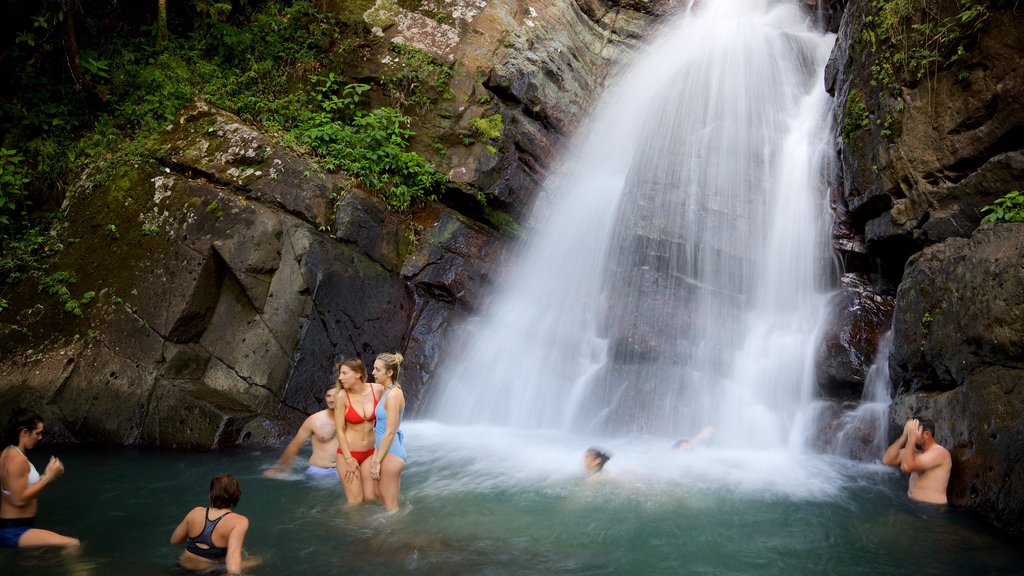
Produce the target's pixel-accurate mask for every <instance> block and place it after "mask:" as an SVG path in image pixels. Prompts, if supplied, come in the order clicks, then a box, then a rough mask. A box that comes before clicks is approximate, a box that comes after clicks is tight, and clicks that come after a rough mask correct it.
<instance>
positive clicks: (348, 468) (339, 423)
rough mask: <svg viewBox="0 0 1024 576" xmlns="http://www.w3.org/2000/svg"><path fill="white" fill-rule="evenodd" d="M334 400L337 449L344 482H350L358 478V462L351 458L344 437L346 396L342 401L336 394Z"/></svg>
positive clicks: (350, 450)
mask: <svg viewBox="0 0 1024 576" xmlns="http://www.w3.org/2000/svg"><path fill="white" fill-rule="evenodd" d="M339 392H340V390H339ZM335 398H336V400H335V408H334V427H335V428H336V429H337V432H336V434H337V437H338V449H339V450H341V456H342V458H343V459H344V465H345V481H346V482H351V481H354V480H355V479H356V478H357V477H358V474H359V462H357V461H356V459H355V456H352V449H351V448H349V445H348V438H347V437H346V436H345V431H346V429H347V428H348V422H346V421H345V413H346V412H348V396H347V395H346V396H345V399H344V400H342V399H341V394H338V395H336V396H335ZM339 469H340V466H339Z"/></svg>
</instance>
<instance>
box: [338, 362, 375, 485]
mask: <svg viewBox="0 0 1024 576" xmlns="http://www.w3.org/2000/svg"><path fill="white" fill-rule="evenodd" d="M383 392H384V387H383V386H381V385H380V384H374V383H370V382H367V381H366V365H365V364H363V361H362V360H360V359H359V358H348V359H346V360H345V361H344V362H342V363H340V364H338V391H337V393H336V394H335V408H334V422H335V425H336V426H337V428H338V466H337V469H338V477H339V478H340V479H341V487H342V488H344V490H345V498H346V499H347V500H348V503H349V504H350V505H351V504H362V503H363V501H364V500H377V499H379V498H380V496H379V495H378V494H377V483H376V481H375V480H374V479H373V478H371V477H370V456H372V455H373V441H374V436H373V425H374V423H375V422H376V419H375V418H374V415H373V412H374V410H376V408H377V402H378V401H379V400H380V397H381V394H383Z"/></svg>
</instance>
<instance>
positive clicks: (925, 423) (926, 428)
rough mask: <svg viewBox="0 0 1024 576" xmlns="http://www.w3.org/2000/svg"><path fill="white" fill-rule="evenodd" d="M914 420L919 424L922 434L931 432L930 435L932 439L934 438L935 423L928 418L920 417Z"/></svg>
mask: <svg viewBox="0 0 1024 576" xmlns="http://www.w3.org/2000/svg"><path fill="white" fill-rule="evenodd" d="M916 418H917V422H918V423H919V424H921V431H922V432H931V433H932V437H934V436H935V422H932V420H931V419H930V418H921V417H916Z"/></svg>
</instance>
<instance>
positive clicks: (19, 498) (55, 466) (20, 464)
mask: <svg viewBox="0 0 1024 576" xmlns="http://www.w3.org/2000/svg"><path fill="white" fill-rule="evenodd" d="M12 459H13V458H11V459H8V462H9V464H8V465H7V474H6V476H7V478H8V486H7V491H8V492H9V494H10V501H11V503H12V504H14V505H15V506H26V505H28V504H29V503H31V502H32V501H33V500H35V499H36V497H38V496H39V493H40V492H42V490H43V488H45V487H46V486H48V485H49V484H50V482H53V481H54V480H56V479H57V477H58V476H60V475H61V474H63V473H64V464H62V463H61V461H60V460H58V459H57V457H56V456H51V457H50V462H49V463H47V464H46V471H45V472H43V474H42V475H41V476H40V477H39V482H36V483H35V484H33V485H32V486H29V485H28V473H29V470H30V468H31V466H30V464H29V462H28V459H27V458H26V459H24V460H20V461H17V462H11V460H12Z"/></svg>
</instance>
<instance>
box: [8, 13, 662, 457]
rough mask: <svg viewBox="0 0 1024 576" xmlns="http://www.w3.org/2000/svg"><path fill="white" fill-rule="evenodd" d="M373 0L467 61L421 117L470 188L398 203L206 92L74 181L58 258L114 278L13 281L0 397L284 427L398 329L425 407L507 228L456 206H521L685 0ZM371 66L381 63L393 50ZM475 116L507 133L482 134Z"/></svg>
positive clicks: (188, 433) (121, 421)
mask: <svg viewBox="0 0 1024 576" xmlns="http://www.w3.org/2000/svg"><path fill="white" fill-rule="evenodd" d="M376 4H377V5H376V6H374V10H371V12H368V13H367V14H365V15H364V19H366V20H367V21H368V22H369V21H370V20H373V21H374V22H376V23H375V24H373V25H374V26H378V27H379V28H380V33H381V34H382V35H383V36H384V37H386V38H389V39H391V40H393V41H395V42H400V43H403V44H407V45H412V46H414V47H417V48H419V49H421V50H423V51H424V52H426V53H428V54H430V55H431V56H433V57H434V58H435V59H436V60H437V61H439V62H442V63H450V64H452V68H451V70H452V77H451V82H450V85H449V88H450V90H451V93H452V94H451V96H450V97H445V98H443V99H442V100H443V101H439V102H436V103H434V105H433V107H432V108H430V109H429V110H428V112H426V113H423V114H422V117H419V118H414V123H413V127H414V129H415V130H416V132H417V133H418V134H420V136H421V137H422V140H423V141H425V142H431V141H434V142H439V143H443V145H444V146H445V147H446V148H447V149H446V151H445V154H444V155H443V157H442V159H436V158H435V160H436V161H437V162H438V165H439V166H440V167H441V168H442V169H444V170H445V171H447V172H448V174H449V176H450V178H451V180H452V182H453V183H454V185H455V187H457V188H458V189H459V190H461V191H462V193H463V194H462V195H463V196H465V197H466V198H465V199H464V200H459V199H458V198H457V197H458V196H459V194H460V192H459V191H454V190H453V191H451V192H449V194H448V195H447V197H446V198H445V202H446V206H432V207H428V208H427V209H423V210H419V211H417V212H414V213H409V214H393V213H390V212H388V211H386V210H385V209H384V205H383V203H382V201H381V200H380V199H379V198H378V197H377V196H376V195H374V194H373V193H371V192H368V191H365V190H362V189H360V187H359V186H358V185H357V184H356V183H354V182H351V181H348V180H346V179H345V178H344V177H339V176H331V175H326V174H324V173H323V172H322V171H321V170H319V169H318V168H317V167H316V166H315V165H314V164H312V163H310V162H309V161H307V160H306V159H304V158H302V157H300V156H298V155H296V154H294V153H293V152H291V151H289V150H287V149H284V148H282V147H281V146H278V145H276V144H275V143H274V142H273V141H272V140H271V139H269V138H267V137H266V136H264V135H262V134H260V133H259V131H258V130H256V129H255V128H254V127H252V126H249V125H247V124H245V123H244V122H242V121H240V120H239V119H238V118H236V117H234V116H232V115H231V114H229V113H227V112H225V111H223V110H219V109H217V108H215V107H213V106H209V105H206V104H203V103H196V104H195V105H193V106H190V107H189V108H188V109H187V110H185V111H183V113H182V115H181V117H180V118H179V119H178V121H177V122H175V123H174V125H173V126H171V127H170V128H169V129H168V132H167V134H166V135H165V136H164V138H163V140H162V141H161V145H160V152H159V154H158V158H156V159H155V160H156V162H153V163H143V164H140V165H137V166H122V167H120V168H119V169H118V171H117V173H116V174H115V175H113V176H112V177H110V178H108V179H104V180H102V181H99V182H93V181H92V180H91V179H90V177H89V175H86V177H85V178H84V179H83V183H82V185H81V187H80V188H79V189H78V191H77V192H72V193H71V194H69V195H68V205H67V206H66V209H67V216H66V224H65V225H64V227H63V229H62V230H61V233H62V234H64V235H65V236H67V237H68V238H73V239H75V242H73V243H69V245H68V246H67V247H66V249H65V251H64V252H62V253H61V255H60V256H59V257H58V258H57V260H56V261H55V262H54V264H53V268H52V269H53V270H66V271H68V272H73V273H74V275H75V276H76V277H77V283H75V284H74V285H73V286H71V288H70V289H71V290H72V292H73V294H74V296H76V297H79V296H81V293H82V292H85V291H86V290H89V291H94V292H96V293H97V294H98V295H97V296H96V298H95V300H93V301H92V302H91V303H90V304H89V305H87V306H84V307H83V310H84V314H83V316H82V317H81V318H79V317H73V316H71V315H69V314H64V313H63V312H61V310H60V305H59V304H58V303H56V302H55V301H54V300H53V299H52V298H51V299H44V300H45V301H43V302H39V303H36V300H39V299H40V297H39V296H38V291H37V287H36V285H35V284H32V285H29V284H28V283H26V284H24V285H22V286H19V287H18V288H17V290H16V292H18V294H17V295H11V297H10V298H8V299H9V300H10V301H11V302H12V303H15V306H18V305H21V304H24V305H23V306H22V307H21V309H20V310H18V311H17V314H16V316H17V321H16V322H9V321H8V320H7V318H11V317H12V316H13V314H12V315H8V316H6V317H5V319H4V322H5V324H3V325H2V326H0V354H2V356H0V358H2V359H0V369H2V371H3V373H4V374H5V375H7V378H6V379H5V381H4V382H3V383H0V405H3V406H8V405H12V404H25V405H29V406H34V407H40V411H41V412H43V416H44V417H45V418H46V419H47V422H48V426H49V428H50V430H51V431H52V432H53V433H54V434H55V435H57V436H58V437H59V438H62V439H64V440H68V441H83V442H103V443H108V442H109V443H141V444H147V445H157V446H182V447H191V448H213V447H219V446H226V445H231V444H234V443H238V442H251V443H269V442H273V441H276V439H278V438H280V437H282V436H286V435H289V434H291V433H292V432H293V431H294V426H295V425H297V422H298V421H299V420H300V419H301V418H302V416H303V415H304V414H306V413H309V412H312V411H314V410H317V409H319V408H320V407H321V402H322V397H323V390H324V388H325V387H326V386H328V385H330V384H331V383H332V382H333V363H334V362H335V361H336V360H339V359H342V358H344V357H348V356H358V357H360V358H362V359H363V360H364V361H365V362H366V363H367V364H370V363H372V361H373V359H374V357H375V355H376V354H378V353H380V352H384V351H394V350H400V351H403V353H404V354H405V356H406V358H407V362H408V363H407V365H406V366H405V370H404V371H403V373H404V376H405V378H404V379H403V383H404V385H405V386H406V387H407V391H406V394H407V397H408V398H409V399H410V408H411V410H412V411H413V412H415V410H416V405H417V403H418V400H419V399H420V398H421V397H422V394H423V390H424V388H425V386H427V385H428V381H429V378H430V376H431V373H432V371H433V368H434V366H435V365H436V363H437V360H438V357H439V355H440V354H441V351H442V350H443V345H444V342H445V340H446V338H447V336H448V333H449V331H450V329H451V326H452V325H453V323H455V322H456V320H457V319H458V318H460V317H462V316H464V315H465V314H468V313H470V312H472V310H473V309H474V307H476V306H477V305H478V304H479V300H480V298H481V294H482V293H483V291H484V290H485V288H486V287H487V285H488V284H489V283H490V278H491V270H492V268H493V266H494V265H495V263H496V262H497V261H498V259H499V255H500V254H501V252H502V250H503V249H504V246H505V243H506V242H507V237H506V236H505V235H502V234H498V233H496V232H495V231H494V229H493V227H486V226H482V225H480V224H479V223H477V222H475V221H473V220H471V219H469V218H467V217H465V216H463V215H462V214H460V213H458V212H456V211H455V210H453V209H451V208H449V207H447V206H458V207H460V209H461V208H464V207H472V206H476V212H473V211H472V210H469V211H466V213H468V214H476V215H477V216H479V215H480V213H481V209H480V208H479V205H480V203H479V202H478V201H477V195H478V194H481V195H484V196H485V197H486V198H487V199H488V206H490V207H494V208H496V209H497V210H498V211H501V212H504V213H505V214H506V215H508V216H511V218H512V219H513V220H515V219H521V218H522V217H524V215H525V214H526V213H527V211H528V207H529V205H530V203H531V202H532V200H533V198H534V196H535V194H536V189H537V186H538V183H539V182H540V181H542V180H543V178H544V176H545V175H546V173H547V170H548V169H549V167H550V165H551V164H552V162H553V160H554V158H555V155H556V151H557V149H558V146H559V144H560V142H561V141H562V139H563V138H564V136H565V135H566V134H567V133H568V132H570V131H571V130H573V129H574V128H575V127H576V124H577V123H578V121H579V119H580V118H581V117H582V115H583V113H584V110H585V109H586V108H587V106H588V104H589V103H590V101H591V98H592V97H593V96H594V95H595V94H597V93H599V92H600V89H601V86H602V83H603V82H604V79H605V77H606V74H607V72H608V70H609V68H611V67H613V66H614V65H615V64H617V63H618V62H621V61H623V60H625V59H626V58H627V57H628V56H629V55H630V53H631V50H632V49H633V48H634V47H636V46H637V44H638V40H639V39H640V38H641V37H643V35H644V34H646V32H647V30H649V29H650V27H649V26H647V24H648V23H649V21H650V19H651V18H652V15H660V14H663V13H665V10H668V9H670V5H671V4H672V3H671V2H667V1H665V2H660V1H655V0H651V1H649V2H644V1H631V2H605V1H604V0H558V1H555V2H543V3H528V2H523V1H520V0H445V1H444V2H433V3H429V5H428V3H424V4H423V5H422V6H420V7H419V8H411V7H410V6H411V4H412V3H410V2H401V3H399V2H394V1H391V2H389V1H387V0H381V2H377V3H376ZM330 5H333V6H334V7H335V8H336V9H339V10H341V11H345V10H349V8H350V7H349V6H340V7H339V5H337V3H325V4H324V6H325V9H330V8H326V7H328V6H330ZM392 65H394V63H392ZM361 66H362V68H361V69H365V70H366V73H367V74H369V75H373V74H377V73H380V74H383V73H384V72H385V71H386V67H387V66H388V64H387V63H376V64H363V65H361ZM410 112H411V111H410ZM495 118H500V122H497V121H495ZM480 120H488V121H489V122H490V125H491V126H493V127H496V131H497V134H483V133H481V132H480V131H479V130H478V129H477V128H476V127H475V126H476V124H478V122H477V121H480ZM466 142H468V144H467V143H466ZM428 155H429V152H428ZM508 216H506V218H507V217H508ZM488 222H489V223H490V224H492V225H493V220H489V221H488ZM513 227H514V226H513ZM54 326H56V327H59V329H58V330H53V329H52V327H54Z"/></svg>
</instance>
